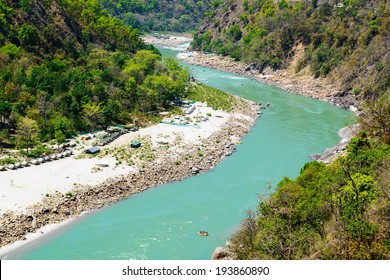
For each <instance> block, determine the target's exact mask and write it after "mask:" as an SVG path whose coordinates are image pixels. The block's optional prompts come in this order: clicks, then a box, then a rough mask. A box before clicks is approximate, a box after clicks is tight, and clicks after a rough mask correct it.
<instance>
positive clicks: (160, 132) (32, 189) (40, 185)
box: [0, 103, 231, 214]
mask: <svg viewBox="0 0 390 280" xmlns="http://www.w3.org/2000/svg"><path fill="white" fill-rule="evenodd" d="M230 115H231V114H229V113H227V112H223V111H215V110H213V109H212V108H209V107H206V106H205V105H204V104H201V103H196V109H195V110H194V112H192V114H191V115H189V117H190V118H191V119H195V117H196V116H199V117H200V116H203V117H206V116H207V118H208V120H207V121H201V122H199V123H198V124H197V126H192V125H191V124H190V125H188V126H179V125H174V124H165V123H159V124H156V125H152V126H150V127H146V128H142V129H140V130H139V131H137V132H131V133H128V134H124V135H122V136H121V137H119V138H117V139H116V140H114V141H113V142H112V143H110V144H109V145H107V146H105V147H104V148H102V150H104V149H108V148H113V147H119V146H121V145H129V144H130V143H131V142H132V141H134V140H135V139H137V138H139V137H144V136H150V137H151V141H152V143H153V145H154V146H158V145H159V144H158V142H161V141H166V142H167V143H169V146H170V149H171V150H172V149H175V148H178V147H175V146H174V145H173V143H174V141H175V139H176V137H177V136H178V135H181V139H182V140H181V145H189V144H197V143H200V141H201V140H203V139H205V138H207V137H209V136H210V135H211V134H212V133H213V132H215V131H218V130H219V129H220V128H221V127H222V126H223V125H224V124H225V123H226V121H227V120H228V119H229V117H230ZM182 118H184V117H182ZM171 120H174V121H177V120H176V119H174V118H172V119H168V120H166V121H167V122H169V121H171ZM89 142H92V141H89ZM89 144H90V143H88V142H86V143H84V146H85V147H88V146H89ZM176 145H177V144H176ZM78 153H80V151H78V152H77V151H76V152H75V154H76V155H75V156H72V157H70V158H64V159H60V160H56V161H52V162H47V163H44V164H42V165H38V166H30V167H26V168H22V169H18V170H10V171H3V172H1V173H0V214H1V213H4V212H6V211H8V210H11V211H18V212H23V211H24V210H25V209H26V208H27V207H29V206H31V205H33V204H36V203H38V202H39V201H41V200H42V198H43V197H45V196H46V195H47V194H48V195H50V194H52V193H55V192H61V193H66V192H68V191H70V190H72V188H73V187H74V186H75V185H92V186H93V185H96V184H100V183H102V182H104V181H105V180H107V179H108V178H113V177H116V176H120V175H125V174H128V173H129V172H135V171H136V170H137V167H136V166H127V165H122V164H121V165H118V166H116V165H115V161H116V160H115V159H114V158H113V157H112V156H109V155H108V156H105V157H104V158H103V159H101V158H99V157H94V158H81V159H76V158H75V157H77V154H78ZM99 162H104V163H105V164H108V167H106V168H101V169H100V170H99V172H96V171H95V170H94V167H95V166H96V164H97V163H99Z"/></svg>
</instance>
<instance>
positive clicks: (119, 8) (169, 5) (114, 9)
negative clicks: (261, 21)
mask: <svg viewBox="0 0 390 280" xmlns="http://www.w3.org/2000/svg"><path fill="white" fill-rule="evenodd" d="M100 2H101V3H102V4H103V6H104V7H105V8H106V9H107V10H109V11H110V12H111V13H112V14H113V15H115V16H118V17H119V18H120V19H122V21H123V22H124V23H125V24H127V25H130V26H133V27H136V28H139V29H140V30H142V31H152V30H153V31H176V32H185V31H192V30H195V28H196V27H197V26H198V25H199V23H200V21H201V19H202V18H203V14H204V12H205V11H206V10H207V9H208V8H209V7H210V3H211V2H215V1H210V0H204V1H193V0H171V1H167V0H163V1H156V0H148V1H134V0H131V1H121V0H119V1H113V0H100Z"/></svg>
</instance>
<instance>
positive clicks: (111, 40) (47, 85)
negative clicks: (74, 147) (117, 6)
mask: <svg viewBox="0 0 390 280" xmlns="http://www.w3.org/2000/svg"><path fill="white" fill-rule="evenodd" d="M0 30H1V33H0V147H16V148H26V147H27V148H28V147H29V146H34V145H35V146H36V145H38V146H39V143H41V142H43V141H47V140H50V139H52V138H55V139H56V140H57V141H58V142H59V143H61V142H63V141H64V140H65V137H69V136H70V135H72V134H73V133H75V132H80V131H90V130H93V129H96V128H105V127H107V126H108V125H110V124H116V123H122V124H123V123H133V122H137V121H142V120H145V119H148V118H150V117H152V116H153V115H154V114H156V113H157V112H158V110H160V109H161V108H168V107H169V104H170V101H171V100H174V99H175V98H177V97H180V96H183V95H184V94H185V93H186V84H187V82H188V74H187V73H186V72H185V71H182V69H181V68H180V67H179V66H178V64H177V63H176V62H174V61H173V60H166V61H162V60H161V56H160V54H159V53H158V51H156V50H155V49H154V48H153V47H151V46H146V45H145V44H144V43H143V41H142V40H141V39H140V38H139V32H138V30H137V29H135V28H132V27H130V26H125V25H124V24H123V23H122V22H121V21H120V20H119V19H117V18H115V17H113V16H111V15H110V14H108V12H107V11H106V10H104V9H103V8H102V7H101V5H100V3H99V2H98V1H97V0H96V1H67V0H58V1H56V0H53V1H49V0H46V1H43V0H30V1H28V0H27V1H24V0H22V1H4V0H2V1H0Z"/></svg>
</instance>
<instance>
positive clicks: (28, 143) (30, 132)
mask: <svg viewBox="0 0 390 280" xmlns="http://www.w3.org/2000/svg"><path fill="white" fill-rule="evenodd" d="M38 134H39V127H38V124H37V122H36V121H35V120H33V119H30V118H27V117H24V118H22V119H21V120H20V121H19V123H18V125H17V129H16V139H17V141H18V143H19V145H20V146H21V147H25V148H26V150H27V154H28V153H29V148H31V147H32V146H33V145H34V143H35V141H36V140H37V137H38Z"/></svg>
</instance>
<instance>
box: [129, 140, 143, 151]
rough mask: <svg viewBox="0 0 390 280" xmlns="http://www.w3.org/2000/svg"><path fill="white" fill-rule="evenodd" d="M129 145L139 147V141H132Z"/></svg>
mask: <svg viewBox="0 0 390 280" xmlns="http://www.w3.org/2000/svg"><path fill="white" fill-rule="evenodd" d="M130 147H131V148H135V149H136V148H139V147H141V143H140V142H138V141H134V142H132V143H131V145H130Z"/></svg>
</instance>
